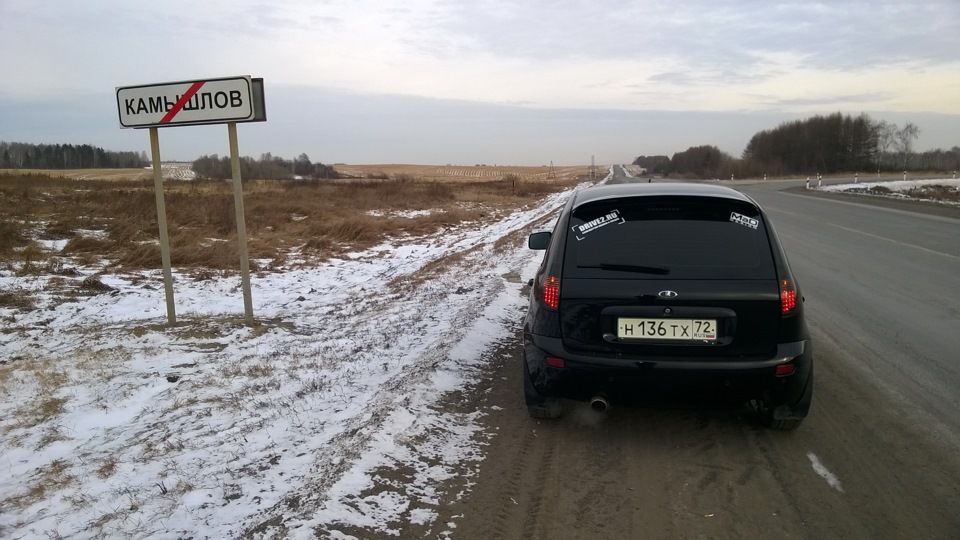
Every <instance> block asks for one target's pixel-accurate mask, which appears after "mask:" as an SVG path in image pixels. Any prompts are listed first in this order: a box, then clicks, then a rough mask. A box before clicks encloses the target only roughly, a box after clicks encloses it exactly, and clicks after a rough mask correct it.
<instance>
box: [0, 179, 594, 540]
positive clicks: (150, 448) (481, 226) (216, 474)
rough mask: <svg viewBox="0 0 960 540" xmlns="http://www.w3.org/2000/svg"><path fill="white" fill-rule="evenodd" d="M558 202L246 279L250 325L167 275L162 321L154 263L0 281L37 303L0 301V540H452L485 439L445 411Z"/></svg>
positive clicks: (477, 365) (234, 305) (220, 296)
mask: <svg viewBox="0 0 960 540" xmlns="http://www.w3.org/2000/svg"><path fill="white" fill-rule="evenodd" d="M583 187H585V185H581V186H579V187H578V188H576V189H581V188H583ZM569 195H570V192H569V191H568V192H565V193H561V194H556V195H553V196H550V197H548V198H546V199H545V200H543V201H542V202H541V204H539V205H538V206H536V207H533V208H529V209H526V210H522V211H517V212H515V213H513V214H512V215H510V216H509V217H507V218H506V219H500V220H497V221H495V222H489V223H478V222H475V223H470V224H464V225H462V226H459V227H457V228H455V229H452V230H448V231H446V232H443V233H440V234H436V235H432V236H427V237H417V238H388V239H385V240H384V242H383V243H382V244H381V245H379V246H376V247H374V248H372V249H369V250H367V251H363V252H359V253H352V254H350V255H349V256H348V257H345V258H343V259H338V260H332V261H329V262H328V263H325V264H323V265H321V266H319V267H316V268H308V269H302V268H291V269H288V270H286V271H280V272H274V273H266V274H261V275H255V276H253V279H252V285H253V302H254V311H255V317H256V319H257V321H258V325H257V326H256V327H254V328H248V327H246V326H244V325H243V324H242V320H243V307H242V306H243V298H242V293H241V290H240V279H239V277H236V276H228V277H221V278H219V279H212V280H205V281H195V280H193V279H191V278H190V277H189V276H187V275H184V274H179V273H177V272H175V285H174V289H175V297H176V307H177V314H178V323H179V324H178V325H177V326H176V327H174V328H168V327H167V326H166V308H165V303H164V291H163V285H162V279H161V277H160V273H159V271H156V272H152V273H147V274H122V275H110V274H108V275H105V276H102V277H101V278H100V281H101V282H102V283H103V284H104V285H106V286H107V287H109V289H108V288H107V287H104V288H103V290H102V291H99V292H97V293H96V294H89V293H87V294H80V295H78V294H66V293H65V292H64V291H65V289H70V287H71V286H73V288H74V289H76V286H77V285H78V284H79V283H80V282H81V281H83V279H84V278H85V277H88V276H89V275H91V274H93V273H94V271H95V270H94V269H84V268H80V269H79V270H80V274H81V275H78V276H75V277H72V278H64V277H59V278H50V277H17V276H16V275H15V274H13V273H12V272H10V271H2V272H0V290H7V291H17V290H19V291H28V292H30V293H32V294H33V296H34V298H35V300H36V306H35V309H32V310H16V309H11V308H0V321H2V322H3V324H2V331H0V395H2V398H0V455H2V459H0V537H2V538H13V539H17V538H44V537H53V538H59V537H65V538H116V537H134V538H195V539H200V538H218V539H219V538H233V537H238V536H241V535H245V536H252V537H258V538H280V537H294V538H315V537H316V536H317V535H319V536H320V537H333V538H349V537H351V534H350V532H349V531H351V530H358V528H359V530H366V531H373V532H374V533H375V534H376V535H377V536H387V537H389V536H392V535H396V534H399V531H401V530H409V528H410V527H419V528H420V529H418V530H420V531H422V532H423V533H424V534H423V536H424V537H431V538H450V537H455V536H456V535H455V533H456V519H455V516H453V517H450V516H446V517H444V519H439V518H441V517H443V516H445V514H444V509H443V507H442V504H443V502H442V501H451V500H455V499H456V497H457V496H458V494H459V495H462V494H463V493H465V492H466V491H469V487H470V485H471V480H470V475H471V471H475V470H476V465H477V463H478V461H479V460H480V459H482V446H483V445H484V444H485V441H486V440H487V439H486V437H489V436H491V435H489V434H483V433H481V432H480V430H479V428H478V420H479V419H480V418H481V417H482V416H483V415H484V414H485V413H484V411H483V410H477V409H476V408H470V407H462V406H461V407H459V408H458V407H456V406H450V404H456V403H457V402H458V400H460V399H462V397H463V396H464V393H463V392H464V391H469V390H470V387H471V382H472V381H474V380H476V379H478V378H480V377H481V376H482V375H483V374H484V373H485V370H486V364H485V360H486V358H487V357H488V356H489V355H491V353H492V351H493V350H494V349H495V348H496V347H498V346H500V345H502V344H503V343H505V342H507V341H511V340H514V339H516V329H517V325H518V321H519V319H520V317H521V314H522V309H523V307H524V306H525V304H526V299H525V298H524V297H522V295H521V288H522V284H523V282H525V281H526V279H528V278H530V277H532V275H533V273H534V272H535V269H536V265H537V264H538V263H539V257H540V254H539V253H538V252H533V251H530V250H528V249H527V248H526V234H527V233H528V232H529V231H530V230H531V229H533V228H536V227H542V226H545V225H548V224H549V222H550V219H551V217H550V216H551V214H552V213H553V212H554V211H555V210H556V209H557V208H558V207H559V206H560V205H561V204H562V203H563V202H564V201H565V200H566V199H567V197H568V196H569ZM49 247H50V248H51V249H57V248H58V247H62V246H56V245H51V246H49ZM51 279H59V280H61V281H60V283H56V284H55V282H51V281H50V280H51ZM64 280H66V281H67V283H66V284H65V283H64V282H63V281H64ZM450 486H454V488H451V487H450ZM444 489H446V490H448V491H442V490H444ZM450 489H455V490H459V491H454V492H449V490H450Z"/></svg>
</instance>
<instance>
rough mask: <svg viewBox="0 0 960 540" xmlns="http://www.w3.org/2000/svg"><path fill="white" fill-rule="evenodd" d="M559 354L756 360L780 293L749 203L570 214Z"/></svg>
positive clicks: (600, 208)
mask: <svg viewBox="0 0 960 540" xmlns="http://www.w3.org/2000/svg"><path fill="white" fill-rule="evenodd" d="M558 289H559V290H558V295H559V301H558V305H559V308H558V309H559V312H560V325H561V336H562V338H563V342H564V345H565V346H566V347H567V348H570V349H575V350H578V351H582V352H586V351H593V352H596V353H599V354H612V355H618V354H620V355H656V356H677V357H681V356H682V357H703V356H711V357H744V358H748V357H751V356H756V357H761V356H763V355H768V354H770V353H771V352H772V351H775V350H776V345H777V341H778V335H779V326H780V320H781V314H782V313H781V309H782V306H781V287H780V284H779V283H778V280H777V269H776V264H775V260H774V256H773V253H772V251H771V248H770V240H769V239H768V236H767V231H766V227H765V224H764V217H763V215H762V213H761V212H760V210H759V208H757V206H756V205H755V204H753V203H752V202H750V201H749V200H745V199H735V198H725V197H702V196H647V197H630V198H620V199H608V200H601V201H594V202H591V203H589V204H585V205H583V206H582V207H577V208H574V210H573V212H572V215H571V218H570V222H569V229H568V231H567V241H566V249H565V254H564V259H563V272H562V279H561V280H560V282H559V284H558Z"/></svg>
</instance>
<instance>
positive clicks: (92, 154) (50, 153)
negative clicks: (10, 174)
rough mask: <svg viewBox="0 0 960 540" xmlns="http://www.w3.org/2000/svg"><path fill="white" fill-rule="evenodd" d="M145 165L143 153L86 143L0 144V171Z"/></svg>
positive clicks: (117, 167)
mask: <svg viewBox="0 0 960 540" xmlns="http://www.w3.org/2000/svg"><path fill="white" fill-rule="evenodd" d="M148 165H150V160H149V159H147V153H146V152H139V153H138V152H114V151H110V150H104V149H103V148H100V147H99V146H91V145H89V144H32V143H23V142H5V141H0V169H129V168H142V167H146V166H148Z"/></svg>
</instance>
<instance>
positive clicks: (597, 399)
mask: <svg viewBox="0 0 960 540" xmlns="http://www.w3.org/2000/svg"><path fill="white" fill-rule="evenodd" d="M590 408H591V409H593V410H594V411H595V412H598V413H602V412H604V411H606V410H607V409H608V408H610V403H609V402H608V401H607V398H605V397H603V396H593V397H592V398H590Z"/></svg>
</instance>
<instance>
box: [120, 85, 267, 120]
mask: <svg viewBox="0 0 960 540" xmlns="http://www.w3.org/2000/svg"><path fill="white" fill-rule="evenodd" d="M117 109H118V111H119V114H120V126H121V127H125V128H144V127H164V126H182V125H192V124H221V123H224V122H245V121H249V120H253V119H254V103H253V94H252V90H251V82H250V77H248V76H242V77H225V78H221V79H208V80H203V81H181V82H170V83H162V84H151V85H142V86H120V87H117Z"/></svg>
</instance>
